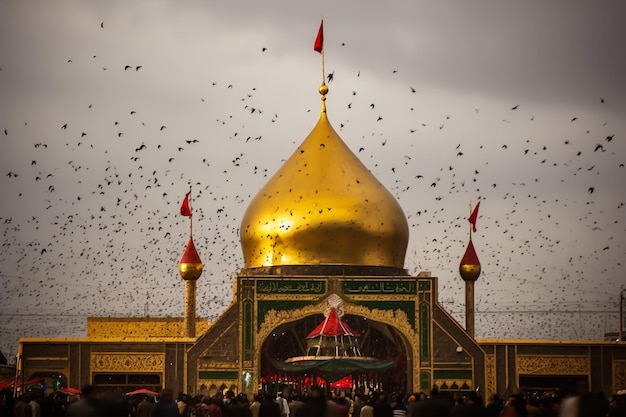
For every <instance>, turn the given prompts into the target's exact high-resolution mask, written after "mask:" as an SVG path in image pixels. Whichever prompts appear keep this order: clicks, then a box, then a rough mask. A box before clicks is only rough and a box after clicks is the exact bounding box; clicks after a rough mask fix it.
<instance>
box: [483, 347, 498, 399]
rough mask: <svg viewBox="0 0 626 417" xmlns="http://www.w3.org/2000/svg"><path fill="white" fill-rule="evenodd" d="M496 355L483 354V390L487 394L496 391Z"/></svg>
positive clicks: (489, 394)
mask: <svg viewBox="0 0 626 417" xmlns="http://www.w3.org/2000/svg"><path fill="white" fill-rule="evenodd" d="M496 378H497V376H496V355H485V391H486V393H487V395H488V396H491V395H493V394H495V393H496V390H497V387H496Z"/></svg>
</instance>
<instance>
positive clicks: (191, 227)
mask: <svg viewBox="0 0 626 417" xmlns="http://www.w3.org/2000/svg"><path fill="white" fill-rule="evenodd" d="M192 218H193V210H192V209H191V185H189V238H190V239H191V238H193V220H192Z"/></svg>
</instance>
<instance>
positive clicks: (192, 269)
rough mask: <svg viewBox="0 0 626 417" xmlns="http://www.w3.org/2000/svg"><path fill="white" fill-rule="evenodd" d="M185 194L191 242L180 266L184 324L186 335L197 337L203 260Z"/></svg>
mask: <svg viewBox="0 0 626 417" xmlns="http://www.w3.org/2000/svg"><path fill="white" fill-rule="evenodd" d="M190 194H191V191H189V193H188V194H187V195H186V196H185V200H184V201H183V205H182V207H181V210H180V213H181V215H183V216H187V217H189V242H187V248H186V249H185V253H184V254H183V257H182V258H181V260H180V265H179V267H178V269H179V271H180V276H181V277H183V279H184V280H185V316H184V318H183V325H184V327H185V336H187V337H196V281H197V280H198V278H200V275H202V261H201V260H200V255H198V251H197V250H196V245H194V243H193V229H192V223H191V214H192V213H191V206H190V203H189V195H190Z"/></svg>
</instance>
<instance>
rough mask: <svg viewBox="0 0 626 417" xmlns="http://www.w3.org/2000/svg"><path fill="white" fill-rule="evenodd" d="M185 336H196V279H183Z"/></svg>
mask: <svg viewBox="0 0 626 417" xmlns="http://www.w3.org/2000/svg"><path fill="white" fill-rule="evenodd" d="M183 326H184V328H185V336H187V337H196V280H195V279H186V280H185V317H184V319H183Z"/></svg>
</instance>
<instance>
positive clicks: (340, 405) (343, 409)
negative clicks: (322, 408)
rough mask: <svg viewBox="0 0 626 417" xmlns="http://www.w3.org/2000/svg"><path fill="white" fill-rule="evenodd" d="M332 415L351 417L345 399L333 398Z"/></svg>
mask: <svg viewBox="0 0 626 417" xmlns="http://www.w3.org/2000/svg"><path fill="white" fill-rule="evenodd" d="M331 406H332V410H333V412H332V414H333V416H334V417H350V406H349V405H348V402H347V400H346V399H345V398H344V397H341V396H339V395H338V396H336V397H335V398H333V404H331Z"/></svg>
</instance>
